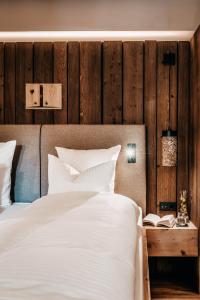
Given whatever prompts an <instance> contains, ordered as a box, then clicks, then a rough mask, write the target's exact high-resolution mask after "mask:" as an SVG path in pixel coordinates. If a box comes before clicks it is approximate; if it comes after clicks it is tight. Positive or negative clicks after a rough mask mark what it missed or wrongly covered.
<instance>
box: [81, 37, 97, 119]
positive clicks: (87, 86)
mask: <svg viewBox="0 0 200 300" xmlns="http://www.w3.org/2000/svg"><path fill="white" fill-rule="evenodd" d="M80 123H82V124H99V123H101V43H100V42H81V43H80Z"/></svg>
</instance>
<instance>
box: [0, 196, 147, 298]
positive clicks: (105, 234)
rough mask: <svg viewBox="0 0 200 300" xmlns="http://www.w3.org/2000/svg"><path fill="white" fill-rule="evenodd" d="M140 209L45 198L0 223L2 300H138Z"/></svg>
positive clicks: (98, 200)
mask: <svg viewBox="0 0 200 300" xmlns="http://www.w3.org/2000/svg"><path fill="white" fill-rule="evenodd" d="M139 220H141V211H140V209H139V208H138V206H137V205H136V204H135V203H134V202H133V201H132V200H130V199H129V198H127V197H124V196H121V195H118V194H111V193H99V194H97V193H92V192H73V193H62V194H56V195H49V196H45V197H42V198H41V199H39V200H37V201H35V202H34V203H33V204H31V205H29V206H28V207H25V208H23V209H18V210H16V211H13V212H12V213H10V215H7V217H6V218H2V219H0V236H1V239H0V270H1V272H0V299H7V300H10V299H20V300H23V299H29V300H31V299H45V300H51V299H52V300H57V299H59V300H62V299H65V300H105V299H108V300H142V299H143V295H142V294H143V291H142V266H141V263H142V259H141V255H142V253H141V244H140V242H139V241H140V240H141V239H140V238H141V236H140V225H139Z"/></svg>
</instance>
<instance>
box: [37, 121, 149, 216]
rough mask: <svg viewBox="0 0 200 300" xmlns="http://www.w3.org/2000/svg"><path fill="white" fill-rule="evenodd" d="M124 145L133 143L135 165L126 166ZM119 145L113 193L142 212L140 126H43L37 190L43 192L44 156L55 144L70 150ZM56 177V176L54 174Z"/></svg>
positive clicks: (142, 140) (142, 135)
mask: <svg viewBox="0 0 200 300" xmlns="http://www.w3.org/2000/svg"><path fill="white" fill-rule="evenodd" d="M128 143H135V144H136V151H137V153H136V156H137V160H136V163H128V162H127V156H126V149H127V144H128ZM118 144H120V145H122V151H121V152H120V155H119V159H118V162H117V170H116V182H115V186H116V188H115V192H117V193H119V194H122V195H125V196H128V197H130V198H132V199H134V200H135V201H136V202H137V203H138V205H140V206H141V207H142V208H143V210H144V211H145V209H146V171H145V170H146V165H145V126H144V125H44V126H42V130H41V191H42V195H45V194H46V193H47V189H48V182H47V170H48V161H47V156H48V153H50V154H56V152H55V145H56V146H59V147H67V148H71V149H101V148H109V147H112V146H115V145H118ZM55 176H56V175H55Z"/></svg>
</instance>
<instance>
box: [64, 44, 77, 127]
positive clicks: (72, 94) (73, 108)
mask: <svg viewBox="0 0 200 300" xmlns="http://www.w3.org/2000/svg"><path fill="white" fill-rule="evenodd" d="M67 60H68V123H70V124H79V120H80V45H79V43H78V42H69V43H68V59H67Z"/></svg>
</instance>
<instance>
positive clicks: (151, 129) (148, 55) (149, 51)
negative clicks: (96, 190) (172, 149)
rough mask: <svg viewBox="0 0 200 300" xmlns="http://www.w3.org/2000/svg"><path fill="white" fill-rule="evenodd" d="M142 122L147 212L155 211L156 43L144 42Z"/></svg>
mask: <svg viewBox="0 0 200 300" xmlns="http://www.w3.org/2000/svg"><path fill="white" fill-rule="evenodd" d="M144 70H145V72H144V120H145V121H144V123H145V125H146V129H147V135H146V145H147V191H148V192H147V212H150V213H156V212H157V202H156V198H157V190H156V184H157V178H156V175H157V171H156V168H157V161H156V158H157V155H156V151H157V138H156V123H157V116H156V80H157V76H156V75H157V44H156V42H155V41H147V42H145V52H144Z"/></svg>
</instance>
